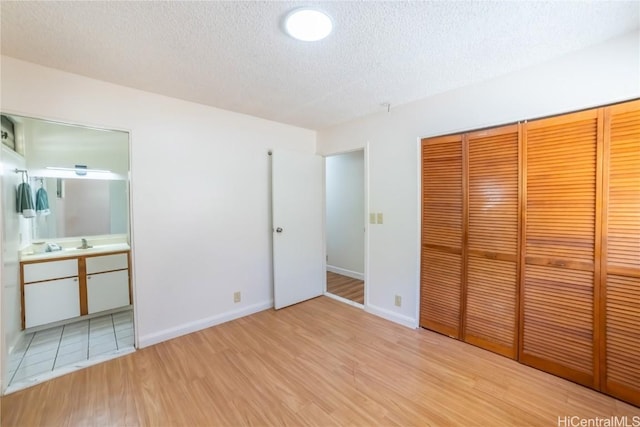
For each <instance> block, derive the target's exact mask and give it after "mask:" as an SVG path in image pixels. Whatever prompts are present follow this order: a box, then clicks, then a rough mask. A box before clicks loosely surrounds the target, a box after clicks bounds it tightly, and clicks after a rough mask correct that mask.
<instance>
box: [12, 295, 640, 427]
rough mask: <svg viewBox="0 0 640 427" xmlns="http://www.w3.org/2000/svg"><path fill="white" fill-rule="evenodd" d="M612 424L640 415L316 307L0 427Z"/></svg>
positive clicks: (474, 353)
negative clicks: (575, 420) (597, 420)
mask: <svg viewBox="0 0 640 427" xmlns="http://www.w3.org/2000/svg"><path fill="white" fill-rule="evenodd" d="M614 415H626V416H627V417H629V418H628V422H629V423H631V422H632V418H631V417H633V416H640V409H639V408H635V407H633V406H630V405H627V404H625V403H622V402H620V401H617V400H615V399H613V398H612V397H609V396H605V395H603V394H600V393H598V392H595V391H593V390H590V389H587V388H585V387H581V386H579V385H576V384H573V383H570V382H568V381H565V380H563V379H561V378H557V377H554V376H552V375H549V374H546V373H544V372H541V371H537V370H535V369H533V368H530V367H527V366H524V365H521V364H519V363H517V362H515V361H513V360H510V359H507V358H505V357H501V356H498V355H496V354H493V353H490V352H488V351H485V350H481V349H479V348H476V347H473V346H471V345H468V344H465V343H462V342H460V341H456V340H453V339H450V338H447V337H445V336H442V335H438V334H436V333H433V332H430V331H427V330H424V329H418V330H413V329H409V328H405V327H402V326H399V325H396V324H394V323H391V322H388V321H386V320H384V319H381V318H379V317H375V316H373V315H371V314H368V313H366V312H365V311H363V310H361V309H359V308H356V307H352V306H349V305H346V304H342V303H340V302H338V301H335V300H332V299H330V298H326V297H319V298H316V299H313V300H310V301H307V302H304V303H301V304H297V305H294V306H292V307H288V308H285V309H282V310H279V311H274V310H267V311H263V312H260V313H257V314H254V315H251V316H248V317H244V318H242V319H238V320H235V321H232V322H228V323H225V324H222V325H219V326H216V327H213V328H209V329H206V330H203V331H200V332H197V333H193V334H190V335H187V336H184V337H181V338H177V339H173V340H170V341H167V342H164V343H161V344H158V345H155V346H152V347H148V348H144V349H142V350H139V351H137V352H136V353H134V354H131V355H128V356H125V357H121V358H119V359H115V360H112V361H109V362H105V363H102V364H100V365H96V366H93V367H90V368H87V369H84V370H82V371H78V372H74V373H72V374H69V375H66V376H63V377H60V378H57V379H54V380H51V381H48V382H46V383H43V384H40V385H37V386H34V387H32V388H30V389H26V390H23V391H20V392H17V393H14V394H11V395H8V396H5V397H3V398H2V402H1V420H0V421H1V424H2V426H4V427H9V426H38V425H50V426H92V425H110V426H124V425H127V426H136V425H144V426H242V425H278V426H279V425H294V426H299V425H318V426H333V425H362V426H365V425H366V426H374V425H401V426H405V425H420V426H426V425H442V426H444V425H446V426H451V425H465V426H510V425H511V426H557V425H559V424H558V417H573V416H575V417H581V418H580V419H594V418H597V417H600V418H603V417H611V416H614ZM563 419H564V418H563ZM561 425H569V424H568V423H565V424H561ZM585 425H586V424H585Z"/></svg>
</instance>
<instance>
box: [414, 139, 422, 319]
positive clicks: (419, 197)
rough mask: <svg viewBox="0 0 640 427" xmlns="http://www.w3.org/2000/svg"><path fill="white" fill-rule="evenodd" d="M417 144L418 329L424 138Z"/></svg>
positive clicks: (418, 140)
mask: <svg viewBox="0 0 640 427" xmlns="http://www.w3.org/2000/svg"><path fill="white" fill-rule="evenodd" d="M416 142H417V144H416V158H417V161H418V167H417V171H418V174H417V176H416V179H417V180H418V184H417V185H416V187H417V189H418V193H417V194H416V200H418V212H417V214H416V220H417V222H418V247H417V248H416V253H417V254H418V265H417V268H416V270H417V271H416V277H417V281H416V287H415V293H416V294H415V295H416V303H415V311H414V313H415V317H416V323H415V327H416V328H417V327H418V326H419V321H418V319H420V281H421V277H422V276H421V273H422V271H421V268H422V138H418V139H417V141H416Z"/></svg>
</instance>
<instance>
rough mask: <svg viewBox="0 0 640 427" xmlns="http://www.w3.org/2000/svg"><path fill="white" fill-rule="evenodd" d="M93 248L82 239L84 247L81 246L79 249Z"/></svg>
mask: <svg viewBox="0 0 640 427" xmlns="http://www.w3.org/2000/svg"><path fill="white" fill-rule="evenodd" d="M92 247H93V246H91V245H88V244H87V239H84V238H83V239H82V246H79V247H78V249H89V248H92Z"/></svg>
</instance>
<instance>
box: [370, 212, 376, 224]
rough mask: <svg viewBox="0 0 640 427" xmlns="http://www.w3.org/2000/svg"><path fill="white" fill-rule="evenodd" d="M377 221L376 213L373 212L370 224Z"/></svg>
mask: <svg viewBox="0 0 640 427" xmlns="http://www.w3.org/2000/svg"><path fill="white" fill-rule="evenodd" d="M375 223H376V214H375V213H373V212H372V213H370V214H369V224H375Z"/></svg>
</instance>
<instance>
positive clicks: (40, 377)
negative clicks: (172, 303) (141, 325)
mask: <svg viewBox="0 0 640 427" xmlns="http://www.w3.org/2000/svg"><path fill="white" fill-rule="evenodd" d="M133 350H134V346H133V311H131V310H128V311H123V312H119V313H113V314H107V315H104V316H100V317H95V318H93V319H88V320H83V321H80V322H75V323H70V324H68V325H63V326H58V327H54V328H51V329H46V330H42V331H38V332H32V333H29V334H25V336H24V337H23V338H22V340H21V341H20V342H19V343H18V344H17V345H16V347H15V348H14V350H13V352H12V354H11V356H10V358H9V388H10V389H16V388H17V389H19V388H24V387H25V386H29V385H32V384H35V383H38V382H41V381H44V380H46V379H49V378H52V377H55V376H57V375H56V374H64V373H67V372H71V371H74V370H77V369H80V368H82V367H85V366H89V365H91V364H93V363H96V362H99V361H102V360H106V359H110V358H113V357H115V356H118V355H120V354H123V353H129V352H131V351H133ZM8 391H9V390H8Z"/></svg>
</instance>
